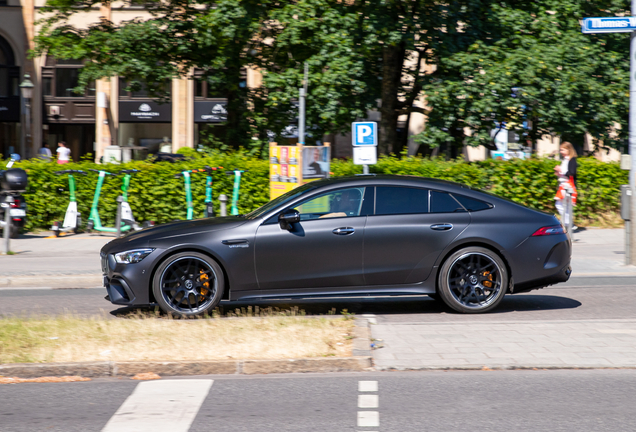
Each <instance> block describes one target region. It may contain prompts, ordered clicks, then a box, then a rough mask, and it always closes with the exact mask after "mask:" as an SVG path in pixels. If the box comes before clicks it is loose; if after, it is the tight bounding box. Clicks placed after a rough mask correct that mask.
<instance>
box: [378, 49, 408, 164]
mask: <svg viewBox="0 0 636 432" xmlns="http://www.w3.org/2000/svg"><path fill="white" fill-rule="evenodd" d="M402 51H403V48H402V46H400V45H393V46H390V45H387V46H385V47H384V48H383V49H382V107H380V114H381V115H382V119H381V120H380V143H379V149H378V150H379V151H380V153H382V154H388V153H391V152H392V151H394V149H395V148H396V147H397V144H398V142H397V141H398V133H397V123H398V111H397V108H398V98H397V96H398V88H399V84H400V79H401V74H402V59H403V58H404V56H403V55H402Z"/></svg>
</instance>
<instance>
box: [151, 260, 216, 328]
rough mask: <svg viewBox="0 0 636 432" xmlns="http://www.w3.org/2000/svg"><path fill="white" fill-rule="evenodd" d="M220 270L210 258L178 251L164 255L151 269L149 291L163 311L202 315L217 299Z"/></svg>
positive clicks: (180, 314)
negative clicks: (152, 271)
mask: <svg viewBox="0 0 636 432" xmlns="http://www.w3.org/2000/svg"><path fill="white" fill-rule="evenodd" d="M224 280H225V279H224V276H223V270H222V269H221V267H220V266H219V265H218V264H217V263H216V262H215V261H214V260H212V259H211V258H209V257H208V256H206V255H203V254H200V253H197V252H182V253H178V254H175V255H172V256H170V257H168V258H166V259H165V260H164V261H163V262H162V263H161V265H159V267H158V268H157V271H156V272H155V277H154V278H153V284H152V285H153V286H152V288H153V293H154V295H155V299H156V300H157V303H158V304H159V306H160V307H161V309H163V310H164V312H166V313H170V314H173V315H177V316H180V317H190V316H197V315H203V314H205V313H209V312H210V311H211V310H213V309H214V308H215V307H216V306H217V305H218V304H219V302H220V301H221V297H222V296H223V290H224V289H225V283H224Z"/></svg>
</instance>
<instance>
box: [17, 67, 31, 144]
mask: <svg viewBox="0 0 636 432" xmlns="http://www.w3.org/2000/svg"><path fill="white" fill-rule="evenodd" d="M33 87H34V85H33V83H32V82H31V75H29V74H28V73H25V74H24V80H23V81H22V82H21V83H20V93H21V94H22V97H23V98H24V103H25V105H26V140H27V148H30V147H31V104H30V102H31V98H32V97H33ZM24 150H25V149H22V156H23V157H26V152H25V151H24Z"/></svg>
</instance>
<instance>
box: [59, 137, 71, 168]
mask: <svg viewBox="0 0 636 432" xmlns="http://www.w3.org/2000/svg"><path fill="white" fill-rule="evenodd" d="M57 145H58V146H59V147H58V148H57V163H58V164H65V163H68V162H69V160H70V159H71V149H70V148H68V147H66V143H65V142H64V141H60V142H59V143H58V144H57Z"/></svg>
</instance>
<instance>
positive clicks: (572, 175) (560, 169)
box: [554, 141, 578, 230]
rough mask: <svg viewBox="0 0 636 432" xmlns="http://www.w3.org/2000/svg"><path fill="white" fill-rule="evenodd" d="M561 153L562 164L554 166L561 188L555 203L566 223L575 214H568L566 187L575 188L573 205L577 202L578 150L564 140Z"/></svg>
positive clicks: (574, 227)
mask: <svg viewBox="0 0 636 432" xmlns="http://www.w3.org/2000/svg"><path fill="white" fill-rule="evenodd" d="M559 153H560V154H561V164H560V165H557V166H555V167H554V174H556V176H557V178H558V179H559V189H558V190H557V194H556V197H555V200H556V202H555V204H556V208H557V211H558V212H559V214H560V215H561V220H562V221H563V223H564V224H565V225H567V224H568V223H569V222H570V218H571V217H573V216H574V215H570V214H566V210H567V208H566V204H565V189H566V188H567V187H568V186H569V187H570V188H572V189H574V193H573V194H572V206H574V205H575V204H576V195H577V193H576V169H577V166H578V164H577V161H576V157H577V154H576V150H574V146H573V145H572V144H571V143H569V142H567V141H564V142H563V143H561V147H560V149H559ZM572 229H573V230H575V229H577V227H576V226H574V225H572Z"/></svg>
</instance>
